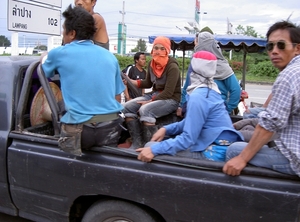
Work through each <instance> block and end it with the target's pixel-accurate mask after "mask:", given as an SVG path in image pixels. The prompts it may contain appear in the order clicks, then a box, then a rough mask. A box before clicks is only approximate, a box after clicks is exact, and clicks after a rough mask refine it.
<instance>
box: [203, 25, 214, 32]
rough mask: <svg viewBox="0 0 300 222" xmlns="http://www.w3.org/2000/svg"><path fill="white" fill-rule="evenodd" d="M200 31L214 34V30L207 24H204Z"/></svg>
mask: <svg viewBox="0 0 300 222" xmlns="http://www.w3.org/2000/svg"><path fill="white" fill-rule="evenodd" d="M200 32H209V33H211V34H214V32H213V31H212V30H211V29H210V28H209V27H208V26H205V27H204V28H203V29H201V30H200Z"/></svg>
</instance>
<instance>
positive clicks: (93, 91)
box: [41, 5, 125, 155]
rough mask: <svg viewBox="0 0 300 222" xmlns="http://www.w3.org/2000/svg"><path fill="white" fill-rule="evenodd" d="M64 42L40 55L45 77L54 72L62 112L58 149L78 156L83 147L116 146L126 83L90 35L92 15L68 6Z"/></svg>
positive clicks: (115, 61) (106, 51) (106, 54)
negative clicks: (56, 77) (118, 99)
mask: <svg viewBox="0 0 300 222" xmlns="http://www.w3.org/2000/svg"><path fill="white" fill-rule="evenodd" d="M63 16H64V17H65V22H64V24H63V29H64V30H63V42H64V46H60V47H57V48H55V49H53V50H51V51H50V52H49V53H48V55H44V56H42V58H41V61H42V68H43V70H44V72H45V75H46V76H47V77H48V78H49V77H52V76H54V71H58V73H59V75H60V81H61V90H62V95H63V100H64V103H65V109H66V113H65V114H64V115H63V116H62V118H61V120H60V121H61V123H62V126H61V138H60V139H59V145H60V147H61V148H62V150H64V151H66V152H69V153H73V154H75V155H81V148H84V149H88V148H90V147H92V146H103V145H111V146H116V145H117V143H118V140H119V136H120V133H121V130H122V128H121V127H120V126H119V124H120V123H121V122H122V118H120V117H119V112H120V111H121V110H122V109H123V107H122V105H121V104H120V103H119V102H117V101H116V99H115V97H116V95H119V94H121V93H122V91H124V89H125V87H124V84H123V82H122V79H121V76H120V68H119V64H118V61H117V59H116V58H115V56H114V55H112V54H111V53H110V52H109V51H108V50H106V49H103V48H102V47H98V46H97V45H95V44H94V43H93V41H92V40H91V39H92V38H93V35H94V33H95V31H96V29H95V22H94V19H93V16H92V15H90V14H89V13H88V12H87V11H86V10H85V9H83V8H81V7H75V8H72V7H71V5H70V6H69V7H68V8H67V9H66V11H64V12H63Z"/></svg>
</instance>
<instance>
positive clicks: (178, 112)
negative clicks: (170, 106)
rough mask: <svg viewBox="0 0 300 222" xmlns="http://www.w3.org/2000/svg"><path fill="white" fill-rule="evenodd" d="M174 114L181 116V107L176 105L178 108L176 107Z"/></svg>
mask: <svg viewBox="0 0 300 222" xmlns="http://www.w3.org/2000/svg"><path fill="white" fill-rule="evenodd" d="M176 115H177V116H179V117H183V116H182V108H181V107H178V108H177V110H176Z"/></svg>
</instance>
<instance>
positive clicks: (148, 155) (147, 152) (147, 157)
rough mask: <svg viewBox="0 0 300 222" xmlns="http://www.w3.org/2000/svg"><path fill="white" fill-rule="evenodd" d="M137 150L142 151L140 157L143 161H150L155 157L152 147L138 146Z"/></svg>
mask: <svg viewBox="0 0 300 222" xmlns="http://www.w3.org/2000/svg"><path fill="white" fill-rule="evenodd" d="M135 151H136V152H140V154H139V155H138V159H139V160H141V161H143V162H150V161H151V160H152V159H153V158H154V155H153V153H152V151H151V148H150V147H144V148H138V149H136V150H135Z"/></svg>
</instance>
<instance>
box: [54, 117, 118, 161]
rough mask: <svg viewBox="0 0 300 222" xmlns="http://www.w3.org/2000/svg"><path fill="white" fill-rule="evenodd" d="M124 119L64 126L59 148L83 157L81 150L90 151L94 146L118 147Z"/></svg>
mask: <svg viewBox="0 0 300 222" xmlns="http://www.w3.org/2000/svg"><path fill="white" fill-rule="evenodd" d="M123 121H124V120H123V118H121V117H119V118H117V119H115V120H112V121H107V122H99V123H86V124H64V123H63V124H62V125H61V137H60V139H59V140H58V143H59V147H60V148H61V149H62V150H63V151H65V152H67V153H71V154H74V155H77V156H80V155H81V153H82V152H81V149H89V148H91V147H93V146H114V147H116V146H117V145H118V141H119V139H120V135H121V131H122V127H121V125H122V123H123Z"/></svg>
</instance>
